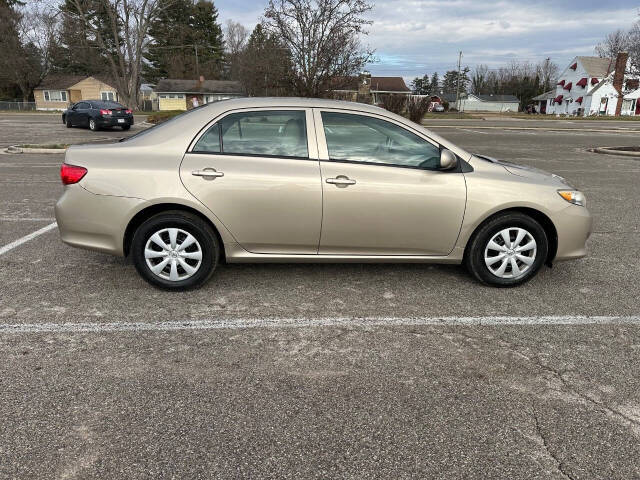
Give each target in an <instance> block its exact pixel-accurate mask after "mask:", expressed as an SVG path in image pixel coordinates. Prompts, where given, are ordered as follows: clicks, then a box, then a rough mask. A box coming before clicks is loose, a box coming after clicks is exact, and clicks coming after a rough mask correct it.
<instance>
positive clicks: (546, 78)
mask: <svg viewBox="0 0 640 480" xmlns="http://www.w3.org/2000/svg"><path fill="white" fill-rule="evenodd" d="M536 70H537V72H538V78H539V79H540V86H541V87H542V90H543V91H544V92H547V91H549V90H551V89H552V88H553V86H554V85H555V83H556V80H557V79H558V72H559V70H560V69H559V68H558V64H557V63H554V62H552V61H551V59H550V58H546V59H544V60H543V61H541V62H540V63H538V65H537V66H536Z"/></svg>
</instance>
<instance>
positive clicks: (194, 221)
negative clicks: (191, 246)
mask: <svg viewBox="0 0 640 480" xmlns="http://www.w3.org/2000/svg"><path fill="white" fill-rule="evenodd" d="M165 228H177V229H180V230H183V231H184V232H186V233H188V234H190V235H193V236H194V237H195V239H196V240H197V241H198V243H199V246H200V249H201V252H202V260H201V264H200V266H199V268H198V270H197V271H196V272H195V273H194V274H193V275H192V276H191V277H188V278H186V279H184V280H178V281H172V280H169V279H164V278H161V277H160V276H158V275H156V274H155V273H153V272H152V271H151V268H150V267H149V265H148V264H147V260H146V259H145V253H144V252H145V247H146V245H147V242H148V241H149V239H150V238H151V237H152V236H153V234H154V233H156V232H158V231H160V230H162V229H165ZM131 256H132V258H133V263H134V265H135V267H136V270H138V273H139V274H140V275H141V276H142V278H144V279H145V280H146V281H147V282H149V283H150V284H151V285H154V286H156V287H159V288H161V289H164V290H174V291H182V290H189V289H193V288H198V287H200V286H202V285H203V284H204V283H206V282H207V280H209V278H211V275H213V272H214V270H215V268H216V267H217V265H218V259H219V256H220V245H219V243H218V238H217V236H216V234H215V233H214V232H213V230H212V229H211V227H210V226H209V225H208V224H207V223H206V222H205V221H203V220H202V219H201V218H200V217H198V216H196V215H193V214H191V213H188V212H181V211H168V212H165V213H161V214H158V215H154V216H153V217H151V218H149V219H148V220H146V221H145V222H144V223H143V224H142V225H140V226H139V227H138V229H137V230H136V232H135V234H134V236H133V241H132V244H131ZM154 261H155V260H154ZM169 268H170V265H169ZM179 268H181V267H179ZM183 273H186V272H184V271H183Z"/></svg>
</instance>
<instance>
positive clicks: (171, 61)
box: [144, 0, 224, 81]
mask: <svg viewBox="0 0 640 480" xmlns="http://www.w3.org/2000/svg"><path fill="white" fill-rule="evenodd" d="M161 1H162V2H164V3H166V6H165V8H161V9H159V15H158V16H157V17H156V18H154V19H153V21H152V23H151V28H150V31H149V35H150V36H151V37H152V39H153V41H152V43H151V45H150V47H149V51H148V53H147V55H146V56H145V58H146V59H147V61H148V65H147V67H146V69H145V72H144V76H145V78H146V79H147V80H150V81H156V80H157V79H159V78H182V79H186V78H190V79H193V78H197V77H198V76H199V75H204V76H205V77H208V78H217V77H219V76H220V74H221V65H222V59H223V49H224V42H223V38H222V28H221V27H220V24H219V23H218V10H217V9H216V7H215V6H214V4H213V3H212V2H211V1H208V0H199V1H198V2H197V3H193V2H192V1H191V0H161Z"/></svg>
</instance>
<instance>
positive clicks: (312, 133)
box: [186, 106, 319, 162]
mask: <svg viewBox="0 0 640 480" xmlns="http://www.w3.org/2000/svg"><path fill="white" fill-rule="evenodd" d="M312 110H313V109H311V108H309V107H294V106H273V107H254V108H251V107H248V108H237V109H234V110H227V111H225V112H222V113H220V114H219V115H218V116H216V117H214V118H213V119H212V120H211V121H209V122H207V124H206V125H205V126H204V127H203V128H202V129H201V130H200V131H199V132H198V133H197V134H196V136H195V137H194V138H193V140H191V143H190V144H189V146H188V147H187V151H186V153H191V154H195V155H220V156H225V157H250V158H281V159H283V160H308V161H309V160H310V161H312V162H317V161H318V158H319V157H318V146H317V138H316V129H315V128H311V127H312V126H314V118H313V111H312ZM286 111H296V112H298V111H303V112H305V123H306V134H307V153H308V156H307V157H287V156H282V155H264V154H261V153H225V152H196V151H194V150H193V149H194V148H195V146H196V144H197V143H198V140H200V137H202V136H203V135H204V134H205V133H207V131H208V130H209V128H211V127H212V126H213V124H215V123H218V122H220V121H221V120H223V119H224V118H225V117H227V116H229V115H231V114H234V113H251V112H286ZM314 127H315V126H314ZM220 146H221V148H222V149H223V148H224V147H223V145H222V129H220Z"/></svg>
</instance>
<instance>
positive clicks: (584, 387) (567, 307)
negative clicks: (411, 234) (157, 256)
mask: <svg viewBox="0 0 640 480" xmlns="http://www.w3.org/2000/svg"><path fill="white" fill-rule="evenodd" d="M136 121H137V119H136ZM429 123H430V124H431V125H435V127H434V130H435V131H437V132H438V133H439V134H441V135H443V136H445V137H447V138H449V139H451V140H452V141H454V142H456V143H458V144H460V145H461V146H463V147H465V148H467V149H468V150H470V151H474V152H478V153H483V154H487V155H490V156H494V157H497V158H500V159H505V160H507V159H508V160H510V161H513V162H515V163H522V164H527V165H532V166H535V167H539V168H542V169H545V170H548V171H551V172H554V173H557V174H559V175H562V176H564V177H566V178H567V179H568V180H569V181H570V182H572V183H573V184H574V185H576V186H577V187H579V188H580V189H582V190H583V191H584V192H585V193H586V195H587V199H588V202H589V209H590V210H591V212H592V214H593V215H594V221H595V223H594V233H593V235H592V237H591V239H590V240H589V256H588V257H587V258H585V259H583V260H579V261H575V262H569V263H562V264H557V265H556V266H554V268H553V269H546V268H545V269H544V270H543V271H542V272H541V274H540V275H538V276H537V277H536V278H535V279H534V280H533V281H531V282H530V283H528V284H527V285H526V286H524V287H521V288H517V289H511V290H496V289H492V288H489V287H484V286H481V285H479V284H477V283H476V282H475V281H474V280H472V278H471V277H470V276H469V275H467V274H466V272H465V271H464V270H463V269H462V268H461V267H458V266H432V265H228V266H224V267H222V268H220V269H219V270H218V271H217V272H216V273H215V274H214V277H213V278H212V281H211V282H210V283H208V284H207V285H206V286H205V287H204V288H202V289H200V290H198V291H195V292H189V293H166V292H161V291H158V290H155V289H153V288H152V287H150V286H149V285H147V284H146V283H145V282H144V281H143V280H142V279H140V278H139V277H138V275H137V274H136V272H135V270H134V268H133V266H132V265H130V264H129V263H128V262H127V261H126V260H124V259H120V258H113V257H109V256H106V255H102V254H98V253H92V252H85V251H81V250H76V249H72V248H70V247H67V246H65V245H63V244H62V243H61V242H60V241H59V239H58V236H57V232H56V230H55V228H53V229H51V230H50V231H48V232H47V233H44V234H42V235H39V236H37V237H35V238H33V239H31V240H29V241H26V242H24V243H22V244H20V245H19V246H17V247H16V248H13V249H11V250H9V251H7V252H6V253H2V254H0V346H1V347H0V424H1V425H2V429H0V477H2V478H101V479H105V478H559V479H562V478H565V479H584V478H625V479H626V478H639V477H640V464H639V463H638V461H637V459H638V458H640V442H639V437H640V388H639V387H640V376H638V375H637V373H636V372H638V371H640V300H639V298H640V261H639V260H638V251H640V240H639V236H638V234H639V233H640V230H639V228H640V227H639V225H640V209H639V208H638V206H639V205H640V203H639V201H638V198H639V194H640V187H639V186H638V185H639V180H640V160H638V159H633V158H627V157H618V156H609V155H599V154H595V153H590V152H588V151H587V148H590V147H595V146H614V145H634V144H636V145H637V144H638V143H639V138H640V122H595V121H594V122H563V121H558V122H554V121H527V120H508V121H500V120H490V121H489V120H487V121H483V120H464V121H451V120H449V121H436V120H429ZM137 128H140V127H137V126H136V127H134V129H133V130H132V131H130V132H127V134H132V133H135V131H137ZM123 135H124V134H123V132H120V131H117V130H114V131H113V132H98V133H97V134H95V133H92V132H89V131H87V130H81V129H66V128H65V127H64V125H63V124H62V123H61V122H60V121H59V118H58V117H57V116H53V115H36V114H34V115H13V116H10V115H0V147H4V146H8V145H12V144H16V143H46V142H56V143H66V142H81V141H86V140H87V139H95V138H96V137H100V138H101V139H110V138H117V137H121V136H123ZM62 160H63V156H62V155H57V154H56V155H33V154H31V155H29V154H21V155H0V249H2V248H3V246H6V245H8V244H11V243H12V242H14V241H17V240H20V239H22V238H23V237H24V236H26V235H28V234H30V233H32V232H35V231H37V230H39V229H41V228H43V227H46V226H48V225H50V224H51V223H52V222H53V221H54V219H53V205H54V203H55V200H56V199H57V197H58V196H59V194H60V193H61V190H62V187H61V185H60V181H59V179H58V168H59V165H60V163H61V162H62ZM0 251H1V250H0ZM65 324H71V326H68V327H64V325H65ZM140 324H144V325H146V326H147V328H141V327H140ZM20 326H23V328H20Z"/></svg>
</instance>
